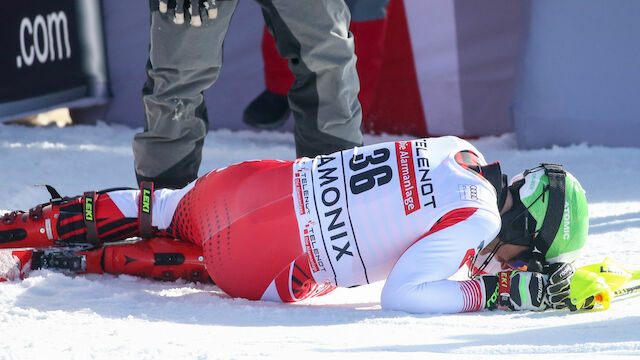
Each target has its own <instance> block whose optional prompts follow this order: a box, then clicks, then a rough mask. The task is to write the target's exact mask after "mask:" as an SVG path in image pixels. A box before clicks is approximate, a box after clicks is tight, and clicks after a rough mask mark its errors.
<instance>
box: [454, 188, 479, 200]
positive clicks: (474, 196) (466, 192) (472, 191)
mask: <svg viewBox="0 0 640 360" xmlns="http://www.w3.org/2000/svg"><path fill="white" fill-rule="evenodd" d="M458 193H459V194H460V200H469V201H477V200H478V185H458Z"/></svg>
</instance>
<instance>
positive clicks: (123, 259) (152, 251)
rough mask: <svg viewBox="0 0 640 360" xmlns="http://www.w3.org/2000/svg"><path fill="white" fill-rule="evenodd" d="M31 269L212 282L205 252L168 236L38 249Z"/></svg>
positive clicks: (34, 253)
mask: <svg viewBox="0 0 640 360" xmlns="http://www.w3.org/2000/svg"><path fill="white" fill-rule="evenodd" d="M32 269H34V270H35V269H52V270H58V271H61V272H63V273H65V274H87V273H92V274H103V273H108V274H127V275H134V276H141V277H148V278H153V279H158V280H167V281H173V280H176V279H185V280H189V281H197V282H210V281H211V279H210V278H209V275H208V273H207V270H206V269H205V267H204V259H203V257H202V249H200V248H199V247H198V246H196V245H193V244H191V243H188V242H184V241H180V240H174V239H171V238H165V237H154V238H151V239H148V240H140V241H127V242H122V243H118V244H108V245H105V246H104V247H100V248H97V249H90V250H73V249H65V248H49V249H42V250H36V251H34V252H33V260H32Z"/></svg>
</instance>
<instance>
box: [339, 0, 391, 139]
mask: <svg viewBox="0 0 640 360" xmlns="http://www.w3.org/2000/svg"><path fill="white" fill-rule="evenodd" d="M346 3H347V6H349V10H350V11H351V27H350V29H351V32H352V33H353V37H354V39H355V45H356V55H357V56H358V65H357V69H358V77H360V94H359V95H358V99H359V100H360V105H361V106H362V118H363V126H364V128H365V130H371V129H373V125H374V124H373V122H372V119H370V118H369V115H370V111H371V107H372V104H373V101H374V94H375V90H376V85H377V80H378V74H379V73H380V69H381V68H382V57H383V52H384V35H385V31H386V29H387V5H388V4H389V0H346Z"/></svg>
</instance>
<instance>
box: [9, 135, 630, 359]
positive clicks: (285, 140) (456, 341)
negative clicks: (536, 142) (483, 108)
mask: <svg viewBox="0 0 640 360" xmlns="http://www.w3.org/2000/svg"><path fill="white" fill-rule="evenodd" d="M137 131H139V130H137ZM135 132H136V130H132V129H129V128H126V127H120V126H107V125H104V124H98V126H95V127H92V126H74V127H66V128H56V127H48V128H26V127H21V126H8V125H1V124H0V159H2V160H1V162H0V184H1V187H0V212H3V211H7V210H14V209H23V210H26V209H28V208H29V207H31V206H33V205H35V204H37V203H41V202H46V201H48V199H49V198H48V194H47V192H46V190H45V189H44V188H42V187H34V186H33V184H36V183H47V184H51V185H54V186H55V187H56V188H57V189H58V190H59V191H60V193H61V194H65V195H76V194H79V193H81V192H82V191H85V190H89V189H103V188H109V187H116V186H135V177H134V173H133V157H132V153H131V139H132V137H133V135H134V134H135ZM397 139H398V138H397V137H391V136H382V137H379V136H378V137H371V136H369V137H367V138H366V142H367V143H375V142H380V141H390V140H397ZM473 143H474V144H475V145H476V146H477V147H478V148H479V149H480V151H482V152H483V153H484V154H485V157H486V158H487V160H488V161H495V160H500V161H501V163H502V166H503V170H504V171H506V172H507V173H509V174H511V175H514V174H516V173H517V172H519V171H521V170H522V169H523V168H526V167H532V166H534V165H536V164H537V163H539V162H540V161H546V162H559V163H562V164H564V165H565V168H567V169H568V170H570V171H571V172H572V173H573V174H574V175H575V176H576V177H577V178H578V179H580V180H581V182H582V185H583V186H584V188H585V189H586V190H587V196H588V198H589V201H590V205H589V218H590V221H591V226H590V236H589V240H588V243H587V245H586V247H585V249H584V252H583V256H582V257H581V259H580V260H579V263H578V265H587V264H591V263H597V262H600V261H602V260H603V259H604V257H605V256H611V257H612V258H614V259H615V260H617V261H619V262H620V263H622V264H623V265H625V266H627V267H629V268H634V267H635V268H638V267H640V265H639V264H638V260H639V259H640V244H639V243H638V240H639V239H640V191H639V190H638V189H639V188H640V186H639V185H640V184H639V179H640V149H637V148H606V147H596V146H587V145H584V144H582V145H575V146H571V147H566V148H560V147H554V148H551V149H543V150H532V151H521V150H517V147H516V144H515V137H514V136H513V135H505V136H501V137H497V138H496V137H490V138H482V139H479V140H476V141H473ZM294 157H295V150H294V143H293V137H292V135H291V134H289V133H278V132H259V133H255V132H247V131H241V132H230V131H223V130H220V131H215V132H212V133H210V134H209V136H208V137H207V139H206V142H205V148H204V159H203V163H202V166H201V173H202V172H205V171H206V170H209V169H214V168H216V167H223V166H226V165H229V164H232V163H236V162H240V161H243V160H249V159H259V158H278V159H285V160H286V159H293V158H294ZM381 288H382V284H381V283H377V284H373V285H369V286H362V287H359V288H355V289H339V290H337V291H335V292H334V293H332V294H330V295H328V296H324V297H321V298H317V299H312V300H310V301H306V302H304V303H301V304H294V305H287V304H279V303H265V302H252V301H247V300H243V299H231V298H229V297H228V296H226V295H225V294H224V293H222V292H221V291H220V290H219V289H218V288H216V287H215V286H212V285H204V284H192V283H186V282H181V281H179V282H156V281H152V280H146V279H139V278H135V277H131V276H111V275H103V276H100V275H86V276H76V277H68V276H64V275H62V274H59V273H55V272H52V271H47V270H42V271H36V272H33V273H32V274H31V276H30V277H29V278H28V279H25V280H23V281H14V282H5V283H0V359H36V358H37V359H42V358H53V359H92V358H94V359H133V358H135V359H154V358H157V359H175V358H180V359H218V358H220V359H229V358H237V359H242V358H248V359H252V358H274V359H287V358H307V357H309V358H314V359H316V358H317V359H335V358H348V359H387V358H395V357H399V358H420V359H438V358H446V359H473V358H479V359H491V358H508V359H531V358H544V359H558V358H562V359H565V358H575V359H595V358H597V359H606V358H613V357H615V358H618V357H625V358H640V297H632V298H627V299H625V300H619V301H614V302H613V303H612V305H611V308H610V309H609V310H608V311H600V312H588V313H569V312H566V311H547V312H543V313H532V312H523V313H507V312H480V313H468V314H457V315H411V314H407V313H403V312H396V311H382V310H381V309H380V305H379V295H380V291H381Z"/></svg>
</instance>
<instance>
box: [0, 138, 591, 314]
mask: <svg viewBox="0 0 640 360" xmlns="http://www.w3.org/2000/svg"><path fill="white" fill-rule="evenodd" d="M50 192H52V196H53V197H54V199H52V201H51V202H49V203H46V204H42V205H38V206H36V207H35V208H33V209H31V210H30V211H29V212H28V213H22V212H13V213H10V214H6V215H4V217H3V218H2V222H1V223H0V247H2V248H25V247H33V248H46V247H58V246H64V247H69V246H83V245H84V246H86V245H87V244H89V245H90V246H92V247H93V248H92V249H89V250H82V251H78V250H75V251H67V252H56V251H44V252H42V251H36V252H34V256H33V259H32V262H33V265H35V267H36V268H37V267H39V266H48V267H53V268H56V267H58V268H67V269H68V270H69V269H70V270H73V271H75V272H79V273H83V272H91V273H103V272H108V273H124V274H133V275H141V276H150V277H155V278H165V279H174V278H177V277H180V278H188V279H195V280H200V281H202V280H206V279H207V278H208V277H207V273H208V275H209V276H210V277H211V279H212V280H213V281H214V282H215V283H216V284H217V286H219V287H220V289H222V290H224V291H225V292H226V293H227V294H229V295H231V296H233V297H242V298H247V299H251V300H275V301H285V302H294V301H300V300H303V299H305V298H308V297H311V296H318V295H324V294H326V293H328V292H330V291H331V290H333V289H334V288H335V287H337V286H341V287H351V286H358V285H364V284H368V283H372V282H375V281H380V280H385V279H386V284H385V286H384V289H383V291H382V298H381V304H382V307H383V308H384V309H395V310H404V311H408V312H413V313H426V312H465V311H477V310H480V309H483V308H489V309H495V308H503V309H507V308H508V309H512V310H525V309H526V310H544V309H546V308H563V307H570V308H572V310H575V306H573V305H571V303H570V302H569V300H568V293H569V291H568V286H569V280H570V278H571V275H572V274H573V272H572V271H573V267H572V266H571V265H570V263H571V262H573V261H574V260H575V258H576V257H577V255H578V252H579V250H580V249H581V248H582V247H583V245H584V242H585V239H586V235H587V228H588V218H587V203H586V198H585V194H584V190H583V189H582V187H581V186H580V184H579V182H578V181H577V180H576V179H575V178H574V177H573V176H572V175H571V174H569V173H568V172H565V171H563V170H562V167H561V166H559V165H552V164H543V165H541V166H539V167H536V168H534V169H530V170H527V171H524V172H523V173H521V174H519V175H517V176H516V177H514V178H513V180H512V181H511V184H510V185H508V186H507V181H506V175H502V173H501V171H500V166H499V164H498V163H494V164H489V165H487V164H486V162H485V160H484V157H483V156H482V154H481V153H480V152H479V151H478V150H477V149H476V148H475V147H474V146H473V145H471V144H469V143H468V142H466V141H464V140H461V139H458V138H456V137H441V138H429V139H421V140H413V141H401V142H395V143H394V142H389V143H382V144H377V145H371V146H364V147H358V148H354V149H352V150H348V151H342V152H337V153H333V154H331V155H326V156H318V157H316V158H315V159H309V158H301V159H298V160H296V161H274V160H263V161H247V162H243V163H240V164H237V165H232V166H229V167H226V168H222V169H217V170H214V171H212V172H210V173H208V174H206V175H205V176H203V177H201V178H199V179H198V180H196V181H194V182H193V183H191V184H189V185H188V186H186V187H185V188H183V189H180V190H168V189H161V190H155V191H154V190H153V189H152V186H151V184H149V183H143V184H142V186H141V190H123V189H113V190H105V191H101V192H97V193H96V192H87V193H84V195H83V196H78V197H74V198H60V197H59V195H58V194H57V193H56V192H55V190H53V189H52V188H51V189H50ZM137 236H140V237H142V238H143V239H145V240H142V241H138V242H132V243H119V244H110V243H113V242H115V241H119V240H123V239H126V238H131V237H137ZM175 239H179V240H175ZM14 254H16V255H20V254H23V255H24V253H20V252H14ZM474 255H475V256H474ZM76 260H80V261H76ZM525 263H528V264H529V270H532V268H531V267H532V264H537V266H536V268H537V269H533V270H535V271H539V272H531V271H522V270H523V269H524V267H522V265H523V264H525ZM464 264H470V269H472V272H473V274H472V275H473V276H472V279H470V280H467V281H451V280H447V278H449V277H450V276H452V275H453V274H454V273H456V272H457V270H458V269H459V268H460V267H461V266H463V265H464ZM540 265H542V266H540ZM490 270H491V271H490ZM487 272H490V274H489V273H487ZM495 273H497V274H495ZM480 274H482V275H480ZM494 274H495V275H494ZM478 275H480V276H478Z"/></svg>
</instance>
